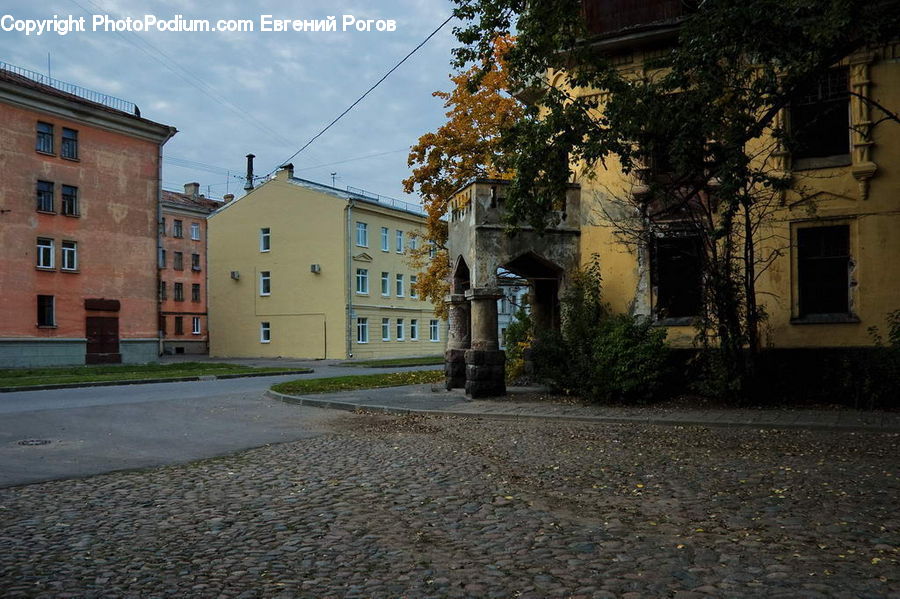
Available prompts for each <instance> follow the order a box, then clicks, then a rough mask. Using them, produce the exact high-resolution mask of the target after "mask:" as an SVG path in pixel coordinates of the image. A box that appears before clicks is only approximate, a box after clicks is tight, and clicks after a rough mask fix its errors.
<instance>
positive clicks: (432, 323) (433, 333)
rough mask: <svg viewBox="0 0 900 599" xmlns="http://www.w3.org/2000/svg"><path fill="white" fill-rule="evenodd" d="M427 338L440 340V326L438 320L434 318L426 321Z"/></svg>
mask: <svg viewBox="0 0 900 599" xmlns="http://www.w3.org/2000/svg"><path fill="white" fill-rule="evenodd" d="M428 340H429V341H440V328H439V325H438V321H437V320H436V319H434V318H432V319H431V320H429V321H428Z"/></svg>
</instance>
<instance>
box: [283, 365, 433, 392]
mask: <svg viewBox="0 0 900 599" xmlns="http://www.w3.org/2000/svg"><path fill="white" fill-rule="evenodd" d="M443 380H444V372H443V371H441V370H417V371H413V372H388V373H385V374H360V375H355V376H336V377H332V378H327V379H301V380H299V381H290V382H287V383H278V384H277V385H273V386H272V391H276V392H278V393H284V394H286V395H309V394H311V393H334V392H337V391H355V390H357V389H377V388H379V387H400V386H403V385H420V384H422V383H439V382H442V381H443Z"/></svg>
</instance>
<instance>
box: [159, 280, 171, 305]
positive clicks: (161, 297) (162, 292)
mask: <svg viewBox="0 0 900 599" xmlns="http://www.w3.org/2000/svg"><path fill="white" fill-rule="evenodd" d="M168 296H169V294H168V292H167V291H166V282H165V281H160V282H159V301H161V302H164V301H166V298H167V297H168Z"/></svg>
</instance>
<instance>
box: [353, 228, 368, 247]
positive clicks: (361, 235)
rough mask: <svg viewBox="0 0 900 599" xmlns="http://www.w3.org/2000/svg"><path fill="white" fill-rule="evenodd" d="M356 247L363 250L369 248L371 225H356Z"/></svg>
mask: <svg viewBox="0 0 900 599" xmlns="http://www.w3.org/2000/svg"><path fill="white" fill-rule="evenodd" d="M356 245H358V246H359V247H362V248H367V247H369V225H367V224H366V223H359V222H358V223H356Z"/></svg>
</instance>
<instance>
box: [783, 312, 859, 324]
mask: <svg viewBox="0 0 900 599" xmlns="http://www.w3.org/2000/svg"><path fill="white" fill-rule="evenodd" d="M859 322H860V320H859V316H857V315H856V314H808V315H806V316H800V317H797V318H791V324H801V325H802V324H858V323H859Z"/></svg>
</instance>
